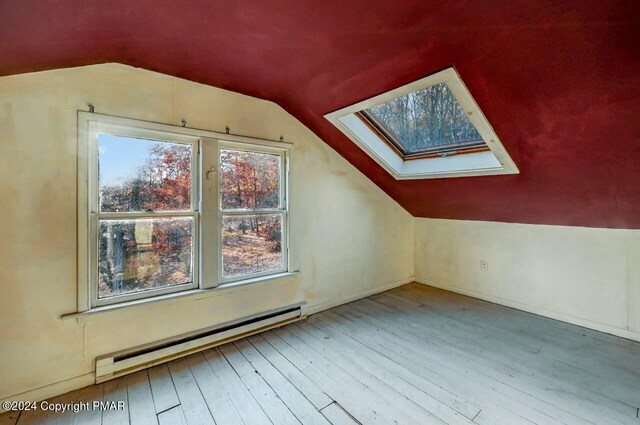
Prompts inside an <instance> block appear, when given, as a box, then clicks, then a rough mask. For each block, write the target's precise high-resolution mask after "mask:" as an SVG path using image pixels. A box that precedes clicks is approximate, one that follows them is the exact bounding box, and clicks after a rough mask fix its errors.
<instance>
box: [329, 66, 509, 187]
mask: <svg viewBox="0 0 640 425" xmlns="http://www.w3.org/2000/svg"><path fill="white" fill-rule="evenodd" d="M325 118H327V119H328V120H329V121H331V122H332V123H333V124H334V125H335V126H336V127H338V129H340V130H341V131H342V132H343V133H345V134H346V135H347V136H348V137H349V138H350V139H351V140H352V141H353V142H355V143H356V144H357V145H358V146H360V147H361V148H362V149H363V150H364V151H365V152H366V153H367V154H369V156H371V157H372V158H373V159H374V160H376V161H377V162H378V163H379V164H380V165H381V166H382V167H383V168H385V169H386V170H387V171H388V172H389V173H390V174H391V175H392V176H394V177H395V178H396V179H398V180H403V179H417V178H442V177H463V176H478V175H491V174H517V173H518V168H517V167H516V165H515V163H514V162H513V160H512V159H511V157H510V156H509V154H508V153H507V151H506V150H505V148H504V146H503V145H502V143H501V142H500V139H498V136H497V135H496V134H495V132H494V131H493V128H492V127H491V125H490V124H489V122H488V121H487V119H486V118H485V116H484V114H483V113H482V111H481V110H480V108H479V107H478V105H477V104H476V103H475V101H474V100H473V98H472V97H471V93H469V90H467V88H466V86H465V85H464V83H463V82H462V80H461V79H460V77H459V76H458V74H457V72H456V71H455V70H454V69H453V68H447V69H445V70H443V71H440V72H437V73H435V74H432V75H430V76H428V77H426V78H423V79H421V80H418V81H415V82H413V83H410V84H407V85H405V86H402V87H399V88H397V89H394V90H391V91H389V92H387V93H383V94H381V95H379V96H375V97H373V98H371V99H367V100H364V101H362V102H359V103H356V104H355V105H351V106H348V107H346V108H343V109H340V110H338V111H335V112H332V113H330V114H327V115H325Z"/></svg>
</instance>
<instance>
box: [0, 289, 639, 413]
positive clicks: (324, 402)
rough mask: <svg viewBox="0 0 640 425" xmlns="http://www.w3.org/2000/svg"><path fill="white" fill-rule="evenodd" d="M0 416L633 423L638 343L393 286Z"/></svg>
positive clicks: (465, 299) (457, 298)
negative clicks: (54, 406)
mask: <svg viewBox="0 0 640 425" xmlns="http://www.w3.org/2000/svg"><path fill="white" fill-rule="evenodd" d="M94 400H99V401H100V400H102V401H122V402H124V405H125V409H124V410H87V411H82V412H78V413H75V414H74V413H73V412H71V413H68V412H67V413H63V414H51V413H47V412H42V411H36V412H31V411H24V412H22V413H19V412H12V413H9V414H5V415H2V416H0V425H5V424H14V423H18V424H21V425H22V424H36V423H52V424H53V423H55V424H74V423H75V424H101V423H102V424H129V423H130V424H159V425H164V424H167V425H174V424H187V425H191V424H218V425H227V424H245V425H257V424H275V425H280V424H284V425H286V424H317V425H328V424H334V425H338V424H340V425H343V424H358V423H361V424H366V425H368V424H419V425H423V424H509V425H511V424H531V423H534V424H635V425H638V424H640V419H639V418H638V407H640V343H635V342H632V341H628V340H625V339H622V338H617V337H614V336H611V335H607V334H603V333H599V332H595V331H591V330H588V329H584V328H580V327H577V326H573V325H569V324H566V323H562V322H558V321H554V320H551V319H546V318H543V317H539V316H535V315H532V314H528V313H523V312H521V311H517V310H513V309H510V308H506V307H502V306H499V305H495V304H491V303H487V302H484V301H480V300H476V299H473V298H468V297H464V296H461V295H457V294H452V293H450V292H446V291H441V290H437V289H434V288H430V287H427V286H423V285H418V284H411V285H406V286H403V287H400V288H397V289H394V290H391V291H388V292H385V293H383V294H379V295H375V296H372V297H369V298H366V299H363V300H359V301H356V302H353V303H350V304H346V305H344V306H341V307H337V308H334V309H331V310H329V311H325V312H323V313H319V314H316V315H314V316H312V317H310V318H309V319H307V320H305V321H302V322H299V323H296V324H292V325H288V326H286V327H284V328H281V329H278V330H274V331H269V332H266V333H263V334H261V335H258V336H254V337H251V338H247V339H243V340H240V341H237V342H235V343H232V344H227V345H224V346H221V347H219V348H215V349H212V350H207V351H205V352H203V353H199V354H195V355H192V356H190V357H187V358H185V359H180V360H176V361H173V362H171V363H169V364H165V365H161V366H157V367H154V368H152V369H149V370H145V371H142V372H138V373H136V374H133V375H130V376H127V377H125V378H121V379H118V380H115V381H110V382H107V383H104V384H101V385H95V386H91V387H87V388H84V389H82V390H80V391H75V392H72V393H69V394H65V395H62V396H59V397H56V398H55V399H53V400H52V402H60V403H68V402H73V401H94Z"/></svg>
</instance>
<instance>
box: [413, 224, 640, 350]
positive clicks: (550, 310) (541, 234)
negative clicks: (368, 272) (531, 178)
mask: <svg viewBox="0 0 640 425" xmlns="http://www.w3.org/2000/svg"><path fill="white" fill-rule="evenodd" d="M414 238H415V276H416V279H417V280H419V281H420V282H421V283H426V284H429V285H432V286H438V287H441V288H444V289H448V290H451V291H454V292H460V293H463V294H467V295H470V296H473V297H477V298H482V299H486V300H488V301H493V302H496V303H500V304H505V305H508V306H512V307H515V308H519V309H522V310H526V311H531V312H533V313H537V314H542V315H545V316H548V317H553V318H556V319H559V320H564V321H567V322H570V323H575V324H578V325H581V326H586V327H590V328H593V329H597V330H601V331H605V332H609V333H614V334H617V335H620V336H624V337H627V338H632V339H637V340H640V230H619V229H594V228H584V227H565V226H543V225H528V224H510V223H492V222H480V221H458V220H435V219H415V235H414ZM481 261H487V262H488V270H487V271H482V270H481V267H480V262H481Z"/></svg>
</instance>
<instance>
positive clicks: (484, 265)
mask: <svg viewBox="0 0 640 425" xmlns="http://www.w3.org/2000/svg"><path fill="white" fill-rule="evenodd" d="M480 270H482V271H483V272H486V271H487V270H489V263H488V262H486V261H480Z"/></svg>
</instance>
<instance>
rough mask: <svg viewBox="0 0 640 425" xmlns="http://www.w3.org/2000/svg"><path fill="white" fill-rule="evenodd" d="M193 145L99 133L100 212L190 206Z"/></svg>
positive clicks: (186, 208) (174, 209)
mask: <svg viewBox="0 0 640 425" xmlns="http://www.w3.org/2000/svg"><path fill="white" fill-rule="evenodd" d="M191 156H192V148H191V146H190V145H184V144H179V143H169V142H159V141H156V140H146V139H135V138H131V137H121V136H113V135H110V134H99V135H98V169H99V176H98V185H99V193H100V211H101V212H140V211H185V210H191Z"/></svg>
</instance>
